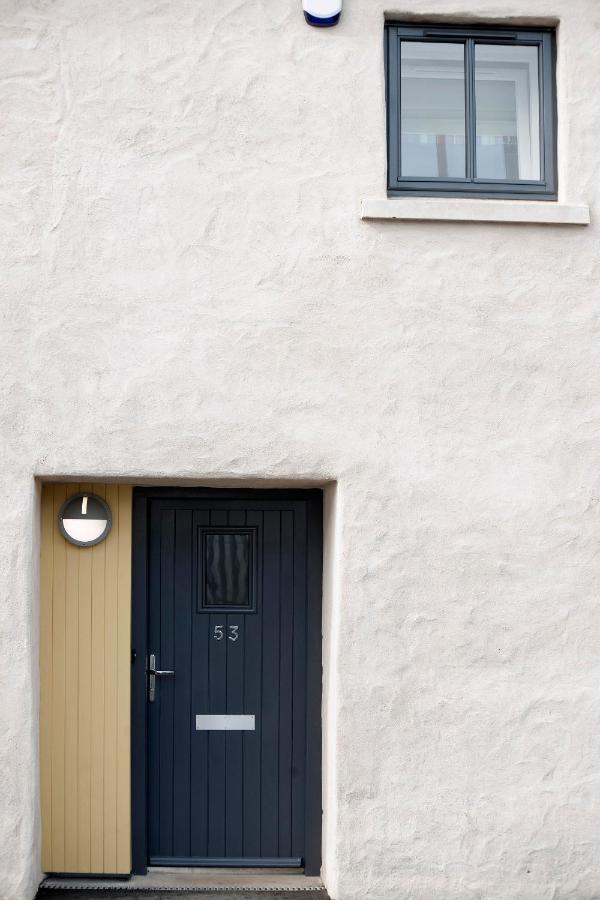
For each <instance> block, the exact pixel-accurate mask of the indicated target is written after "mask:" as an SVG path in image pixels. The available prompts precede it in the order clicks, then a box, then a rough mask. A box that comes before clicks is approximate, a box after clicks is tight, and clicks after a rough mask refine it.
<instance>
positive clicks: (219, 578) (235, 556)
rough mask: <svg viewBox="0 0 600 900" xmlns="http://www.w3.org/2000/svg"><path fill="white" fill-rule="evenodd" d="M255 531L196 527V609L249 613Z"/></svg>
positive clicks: (252, 603)
mask: <svg viewBox="0 0 600 900" xmlns="http://www.w3.org/2000/svg"><path fill="white" fill-rule="evenodd" d="M255 543H256V533H255V530H254V529H252V528H240V529H238V528H236V529H232V528H215V529H212V528H200V530H199V548H198V549H199V568H200V579H199V589H200V595H199V604H198V612H203V611H212V610H219V609H221V610H227V611H229V612H253V611H254V609H255V596H256V584H255V582H256V573H255V563H254V561H255V558H256V548H255Z"/></svg>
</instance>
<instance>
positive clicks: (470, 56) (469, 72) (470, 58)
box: [465, 38, 477, 181]
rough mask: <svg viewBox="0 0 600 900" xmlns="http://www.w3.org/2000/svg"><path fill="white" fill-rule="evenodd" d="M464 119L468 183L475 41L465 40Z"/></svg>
mask: <svg viewBox="0 0 600 900" xmlns="http://www.w3.org/2000/svg"><path fill="white" fill-rule="evenodd" d="M465 93H466V98H465V99H466V102H465V118H466V123H465V126H466V164H467V166H466V168H467V178H468V179H469V181H474V180H475V150H476V142H477V138H476V133H477V130H476V125H475V41H474V40H473V38H467V40H466V42H465Z"/></svg>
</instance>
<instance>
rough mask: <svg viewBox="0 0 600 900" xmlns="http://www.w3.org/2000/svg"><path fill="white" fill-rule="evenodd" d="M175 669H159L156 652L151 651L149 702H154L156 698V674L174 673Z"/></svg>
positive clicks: (149, 660) (149, 659) (149, 658)
mask: <svg viewBox="0 0 600 900" xmlns="http://www.w3.org/2000/svg"><path fill="white" fill-rule="evenodd" d="M174 674H175V672H174V671H173V669H157V668H156V654H154V653H151V654H150V656H149V657H148V702H149V703H154V701H155V699H156V676H157V675H174Z"/></svg>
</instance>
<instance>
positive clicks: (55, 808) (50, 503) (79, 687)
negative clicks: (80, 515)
mask: <svg viewBox="0 0 600 900" xmlns="http://www.w3.org/2000/svg"><path fill="white" fill-rule="evenodd" d="M81 491H89V492H90V493H94V494H97V495H98V496H100V497H102V498H103V499H105V500H106V501H107V503H108V505H109V507H110V509H111V511H112V522H113V524H112V530H111V532H110V534H109V535H108V537H107V538H106V540H104V541H103V542H102V543H100V544H97V545H96V546H93V547H78V546H75V545H74V544H71V543H69V542H68V541H67V540H65V538H64V537H63V536H62V534H61V533H60V531H59V528H58V513H59V510H60V508H61V506H62V504H63V503H64V501H65V499H66V498H67V497H68V496H71V495H72V494H76V493H79V492H81ZM131 500H132V488H131V487H130V486H128V485H110V484H107V485H102V484H45V485H44V486H43V488H42V508H41V514H42V533H41V572H40V578H41V632H40V676H41V701H40V702H41V709H40V754H41V793H42V868H43V870H44V871H45V872H65V873H66V872H69V873H70V872H74V873H76V872H80V873H98V874H101V873H106V874H109V873H112V874H124V873H128V872H130V870H131V810H130V654H131V649H130V648H131V636H130V635H131Z"/></svg>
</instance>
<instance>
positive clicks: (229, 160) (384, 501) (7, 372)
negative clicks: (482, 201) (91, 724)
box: [0, 0, 600, 900]
mask: <svg viewBox="0 0 600 900" xmlns="http://www.w3.org/2000/svg"><path fill="white" fill-rule="evenodd" d="M386 11H387V12H389V13H390V14H392V15H394V14H395V15H396V16H397V18H408V17H410V16H418V15H423V16H429V17H430V18H432V19H433V18H434V16H437V17H438V18H439V17H443V16H448V17H451V18H452V17H453V18H454V19H456V20H460V21H466V20H469V21H480V20H497V21H506V20H508V19H510V21H513V20H514V21H519V22H529V23H542V24H543V23H551V22H560V24H559V33H558V93H559V102H558V107H559V109H558V112H559V173H560V198H559V199H560V202H561V203H562V204H566V205H567V206H575V207H579V206H585V205H589V206H590V207H591V210H592V224H591V225H590V226H589V227H587V228H578V227H573V226H570V225H569V226H564V225H558V224H557V225H554V224H544V225H535V224H534V225H532V224H527V225H519V224H507V223H500V224H492V223H481V222H477V223H453V222H436V221H426V222H423V221H415V222H410V221H366V220H363V219H361V211H360V210H361V200H362V199H363V198H373V197H375V198H380V199H381V200H383V201H384V203H385V110H384V93H383V22H384V13H385V12H386ZM0 39H1V42H2V46H1V48H0V122H1V127H0V216H1V229H0V241H1V248H2V249H1V251H0V254H1V255H0V284H1V286H2V297H1V313H2V320H1V321H2V325H1V328H2V347H1V352H0V389H1V391H2V400H1V405H0V415H1V416H2V438H3V440H2V442H1V450H2V457H1V459H2V465H1V473H2V474H1V478H2V497H3V503H2V517H1V519H0V560H1V562H0V597H1V602H0V660H1V664H0V735H1V740H0V786H1V787H0V898H2V900H31V898H32V897H33V895H34V893H35V889H36V887H37V884H38V882H39V879H40V876H41V872H40V863H39V845H40V839H39V834H40V821H39V811H38V810H39V788H38V785H39V776H38V749H37V741H38V582H39V575H38V553H39V538H38V534H39V521H38V520H39V509H38V503H39V494H38V489H37V487H36V481H35V479H36V478H37V479H44V478H60V479H64V478H73V479H77V480H79V479H82V480H83V479H85V480H89V479H92V478H98V479H100V480H103V481H104V480H107V479H112V478H115V479H123V480H126V481H138V480H145V481H147V482H148V483H159V482H161V481H165V480H170V481H174V482H177V483H188V482H189V483H202V484H211V483H228V484H234V483H244V484H252V485H257V484H261V483H271V484H274V485H279V484H289V483H306V484H334V483H335V484H336V485H337V487H336V488H335V490H334V488H333V487H331V488H330V489H329V491H328V503H327V510H326V516H327V528H326V567H325V618H324V629H325V695H324V721H325V747H324V760H325V790H324V809H325V823H324V869H323V876H324V880H325V883H326V885H327V887H328V888H329V891H330V893H331V896H332V897H334V898H336V900H359V898H369V900H398V898H411V900H412V898H415V900H416V898H418V900H438V898H439V900H442V898H443V900H459V898H460V900H463V898H472V900H475V898H490V900H508V898H526V900H542V898H544V900H546V898H547V900H550V898H552V900H576V898H577V900H590V898H594V897H598V896H600V613H599V605H600V590H599V588H600V577H599V576H600V562H599V560H600V554H599V548H600V478H599V474H600V453H599V446H600V445H599V437H600V431H599V424H600V383H599V375H598V372H599V369H600V328H599V315H600V289H599V283H600V254H599V249H598V248H599V233H598V227H597V225H596V223H595V210H596V209H597V200H598V195H599V190H600V153H599V150H598V148H599V143H600V103H599V99H598V97H599V94H598V84H599V80H600V15H599V7H598V4H597V2H596V0H507V2H500V0H460V2H458V0H436V2H432V0H406V2H404V3H403V4H402V5H398V6H396V7H395V8H392V7H389V6H386V5H385V4H384V3H382V2H381V0H346V3H345V4H344V13H343V18H342V20H341V23H340V25H339V26H338V27H337V28H335V29H331V30H319V29H311V28H309V27H308V26H307V25H306V24H305V22H304V18H303V15H302V8H301V2H300V0H171V2H163V0H129V2H125V0H108V2H107V0H0ZM469 202H472V201H469Z"/></svg>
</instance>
